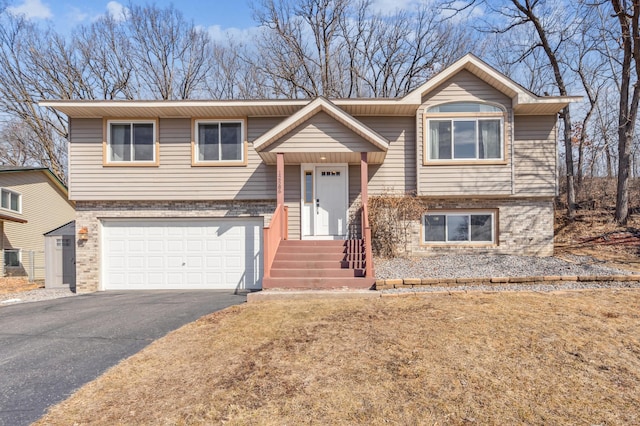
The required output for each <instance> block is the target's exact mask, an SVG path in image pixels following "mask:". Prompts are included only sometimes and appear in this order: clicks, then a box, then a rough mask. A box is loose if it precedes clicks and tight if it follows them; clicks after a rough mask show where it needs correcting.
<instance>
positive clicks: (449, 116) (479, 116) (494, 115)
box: [422, 101, 507, 165]
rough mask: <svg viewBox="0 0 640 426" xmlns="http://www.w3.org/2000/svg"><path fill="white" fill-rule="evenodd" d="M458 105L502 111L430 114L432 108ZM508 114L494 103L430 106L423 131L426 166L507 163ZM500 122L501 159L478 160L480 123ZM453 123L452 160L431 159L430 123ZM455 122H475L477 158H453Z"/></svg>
mask: <svg viewBox="0 0 640 426" xmlns="http://www.w3.org/2000/svg"><path fill="white" fill-rule="evenodd" d="M458 103H474V104H480V105H488V106H491V107H494V108H497V109H499V110H500V111H499V112H498V111H496V112H429V109H430V108H434V107H437V106H441V105H449V104H458ZM506 114H507V112H506V111H505V109H504V107H503V106H502V105H499V104H495V103H492V102H474V101H464V102H445V103H441V104H436V105H429V106H428V107H426V108H425V113H424V117H425V121H424V129H423V132H422V133H423V140H424V144H423V153H424V159H423V162H424V164H425V165H426V164H452V163H478V164H488V163H496V162H498V163H503V162H505V161H506V133H507V131H506V128H505V121H506V117H507V115H506ZM496 119H499V120H500V157H499V158H478V135H479V133H478V121H481V120H496ZM447 120H449V121H451V157H452V158H444V159H439V158H433V159H432V158H431V140H430V138H431V134H430V132H429V129H430V122H431V121H447ZM454 121H475V127H476V141H475V142H476V157H475V158H453V155H454V154H455V149H454V147H455V141H454V139H453V136H454V131H453V122H454Z"/></svg>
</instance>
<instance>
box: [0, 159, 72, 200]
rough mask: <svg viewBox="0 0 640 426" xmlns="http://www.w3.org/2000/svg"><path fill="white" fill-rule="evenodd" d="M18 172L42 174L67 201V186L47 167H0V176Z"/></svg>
mask: <svg viewBox="0 0 640 426" xmlns="http://www.w3.org/2000/svg"><path fill="white" fill-rule="evenodd" d="M20 172H42V173H44V174H45V176H47V177H48V178H49V180H50V181H51V183H53V184H54V185H55V186H57V187H58V189H60V191H62V193H63V194H64V195H65V197H67V200H68V199H69V190H68V189H67V186H66V185H65V184H64V183H62V181H61V180H60V179H58V176H56V175H55V174H54V173H53V172H52V171H51V170H50V169H49V168H47V167H31V166H3V165H0V174H2V173H20Z"/></svg>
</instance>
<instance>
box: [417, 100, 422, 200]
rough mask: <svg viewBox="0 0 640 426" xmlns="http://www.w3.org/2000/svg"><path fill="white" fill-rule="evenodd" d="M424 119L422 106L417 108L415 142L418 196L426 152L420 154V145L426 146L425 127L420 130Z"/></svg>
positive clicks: (418, 194)
mask: <svg viewBox="0 0 640 426" xmlns="http://www.w3.org/2000/svg"><path fill="white" fill-rule="evenodd" d="M421 120H422V114H421V113H420V108H418V109H417V110H416V138H415V139H416V143H415V152H416V196H420V162H421V160H420V157H422V156H424V152H420V155H418V151H419V149H418V147H419V146H420V145H422V146H423V147H424V140H423V135H424V129H422V132H420V121H421Z"/></svg>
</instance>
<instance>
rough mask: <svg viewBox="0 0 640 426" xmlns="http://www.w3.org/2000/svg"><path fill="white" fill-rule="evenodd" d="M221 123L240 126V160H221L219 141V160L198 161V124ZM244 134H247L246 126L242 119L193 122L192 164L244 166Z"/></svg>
mask: <svg viewBox="0 0 640 426" xmlns="http://www.w3.org/2000/svg"><path fill="white" fill-rule="evenodd" d="M221 123H238V124H240V159H239V160H223V159H222V140H220V144H219V148H218V149H219V154H220V155H219V157H220V160H200V159H199V158H200V143H199V142H200V132H199V126H200V124H221ZM220 129H221V128H220V127H218V132H220V131H221V130H220ZM246 132H247V126H246V122H245V120H242V119H237V118H236V119H199V120H194V125H193V141H194V142H193V144H194V147H193V163H194V164H198V165H202V164H204V165H207V164H214V165H218V164H220V165H224V164H231V165H234V164H245V161H246V152H245V145H246V140H247V138H246Z"/></svg>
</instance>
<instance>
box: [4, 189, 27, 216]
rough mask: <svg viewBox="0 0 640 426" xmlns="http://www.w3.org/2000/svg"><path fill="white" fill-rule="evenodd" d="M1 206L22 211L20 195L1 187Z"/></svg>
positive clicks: (18, 211) (17, 211)
mask: <svg viewBox="0 0 640 426" xmlns="http://www.w3.org/2000/svg"><path fill="white" fill-rule="evenodd" d="M0 199H1V206H2V208H3V209H6V210H11V211H14V212H16V213H20V212H21V211H22V195H20V194H19V193H17V192H14V191H10V190H8V189H4V188H2V190H1V192H0Z"/></svg>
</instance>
